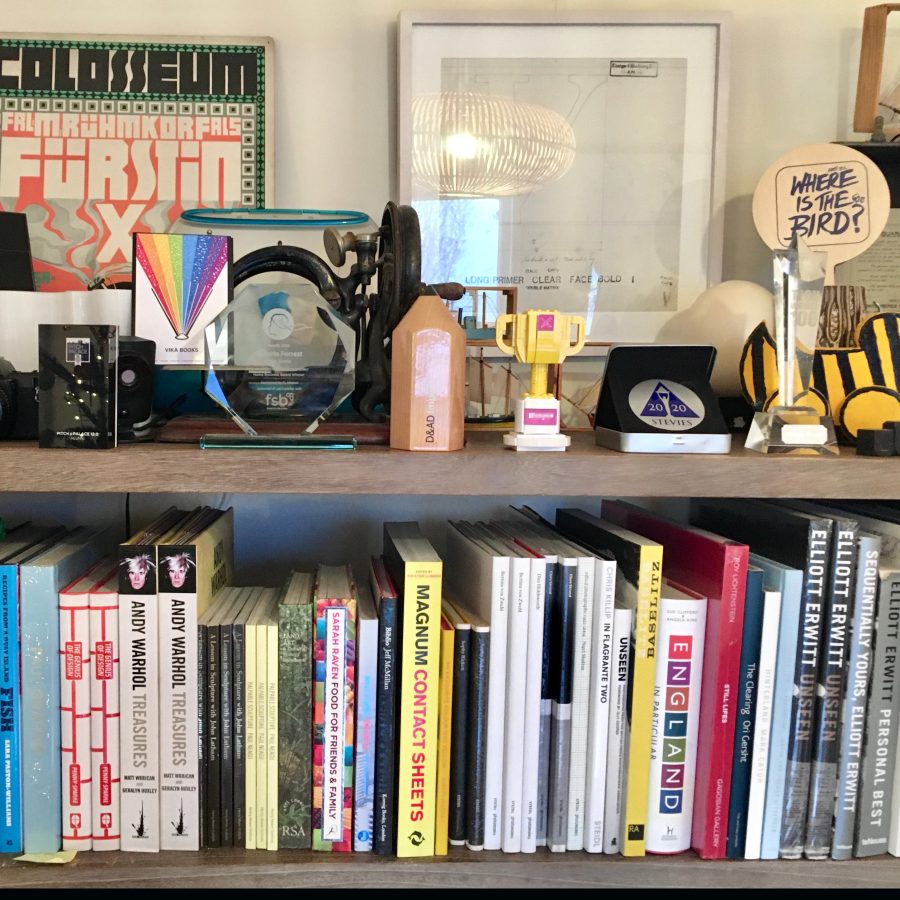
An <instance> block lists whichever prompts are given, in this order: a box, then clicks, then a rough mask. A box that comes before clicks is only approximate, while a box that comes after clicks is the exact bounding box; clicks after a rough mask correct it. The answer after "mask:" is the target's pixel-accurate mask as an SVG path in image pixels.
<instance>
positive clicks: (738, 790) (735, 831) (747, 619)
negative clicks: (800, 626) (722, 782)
mask: <svg viewBox="0 0 900 900" xmlns="http://www.w3.org/2000/svg"><path fill="white" fill-rule="evenodd" d="M762 588H763V585H762V572H760V571H750V572H748V573H747V593H746V597H745V602H744V630H743V637H742V639H741V667H740V678H739V680H738V697H737V716H736V718H735V723H734V752H733V756H732V760H731V795H730V803H729V809H728V829H727V835H728V836H727V839H726V848H725V855H726V856H727V857H728V859H742V858H743V856H744V848H745V844H746V839H747V806H748V803H749V800H750V769H751V767H752V764H753V737H754V735H753V721H754V712H755V709H756V693H757V686H758V679H759V655H760V649H761V646H760V642H761V640H762V624H763V594H762Z"/></svg>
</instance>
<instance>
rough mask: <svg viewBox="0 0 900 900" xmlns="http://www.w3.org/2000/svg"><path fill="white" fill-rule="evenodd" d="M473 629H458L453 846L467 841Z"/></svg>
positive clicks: (450, 834) (452, 761) (452, 745)
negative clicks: (467, 763) (470, 677)
mask: <svg viewBox="0 0 900 900" xmlns="http://www.w3.org/2000/svg"><path fill="white" fill-rule="evenodd" d="M471 647H472V630H471V628H457V629H456V641H455V643H454V657H453V711H452V713H451V715H452V718H453V725H452V732H451V736H450V822H449V827H448V840H449V841H450V843H451V844H458V845H464V844H465V842H466V787H467V780H468V776H467V768H468V767H467V765H466V761H467V742H468V735H467V729H468V724H469V674H470V669H471V652H472V649H471Z"/></svg>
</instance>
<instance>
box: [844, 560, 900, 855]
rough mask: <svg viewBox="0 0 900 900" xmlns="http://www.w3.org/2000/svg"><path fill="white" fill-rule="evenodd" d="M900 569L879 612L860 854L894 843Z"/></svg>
mask: <svg viewBox="0 0 900 900" xmlns="http://www.w3.org/2000/svg"><path fill="white" fill-rule="evenodd" d="M898 653H900V573H897V572H890V573H888V574H886V577H884V578H882V581H881V589H880V591H879V595H878V612H877V614H876V617H875V647H874V651H873V660H874V664H873V666H872V685H871V688H870V694H869V708H868V713H867V715H866V728H865V732H864V737H863V766H862V779H861V781H860V786H859V798H858V804H859V808H858V811H857V820H856V835H855V839H854V847H853V855H854V856H879V855H880V854H882V853H885V852H886V851H887V849H888V840H889V834H890V814H889V813H890V809H891V802H892V796H893V780H894V771H893V770H892V769H893V766H894V753H895V751H896V747H897V731H898V729H897V726H898V722H897V719H898V715H900V684H898V683H897V659H898Z"/></svg>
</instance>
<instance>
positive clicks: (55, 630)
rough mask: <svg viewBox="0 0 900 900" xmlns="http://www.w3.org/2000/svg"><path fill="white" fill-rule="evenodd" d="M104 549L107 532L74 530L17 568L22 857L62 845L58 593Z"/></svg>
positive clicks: (107, 547) (52, 850)
mask: <svg viewBox="0 0 900 900" xmlns="http://www.w3.org/2000/svg"><path fill="white" fill-rule="evenodd" d="M110 549H112V539H111V535H110V534H109V532H105V531H104V532H96V531H92V530H90V529H87V528H77V529H75V530H73V531H69V532H67V533H66V534H64V535H63V536H62V537H60V538H59V540H58V541H56V542H55V543H54V544H53V545H52V546H51V547H49V548H48V549H45V550H44V551H43V552H37V553H36V554H35V555H33V556H31V557H30V558H29V559H27V560H25V561H23V562H22V563H21V564H20V565H19V598H20V629H21V631H20V633H21V647H22V801H23V802H22V810H23V821H22V830H23V834H24V846H25V852H26V853H55V852H56V851H57V850H59V848H60V846H61V845H62V781H61V779H62V773H61V749H60V721H59V610H58V608H57V607H58V605H59V591H60V588H62V587H64V586H65V585H67V584H69V582H71V581H74V580H75V579H76V578H77V577H78V576H79V575H81V574H82V573H84V572H86V571H87V570H88V569H89V568H90V567H91V566H92V565H94V563H96V562H97V561H98V560H99V559H100V558H101V557H102V556H103V555H104V553H105V552H106V551H108V550H110Z"/></svg>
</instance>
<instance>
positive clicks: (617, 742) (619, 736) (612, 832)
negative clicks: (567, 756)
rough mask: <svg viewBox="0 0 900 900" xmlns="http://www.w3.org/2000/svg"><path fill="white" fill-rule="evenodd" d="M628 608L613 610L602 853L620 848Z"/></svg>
mask: <svg viewBox="0 0 900 900" xmlns="http://www.w3.org/2000/svg"><path fill="white" fill-rule="evenodd" d="M632 619H633V614H632V611H631V610H630V609H616V610H614V611H613V651H612V652H613V662H612V672H611V673H610V679H611V687H610V690H611V695H610V701H609V744H608V746H607V748H606V804H605V812H604V822H603V852H604V853H618V852H619V851H620V850H621V849H622V815H623V809H624V804H625V778H626V775H627V772H628V770H627V767H626V761H627V753H628V748H627V742H626V738H627V731H628V725H627V721H626V717H627V715H628V687H629V684H630V683H631V631H632Z"/></svg>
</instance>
